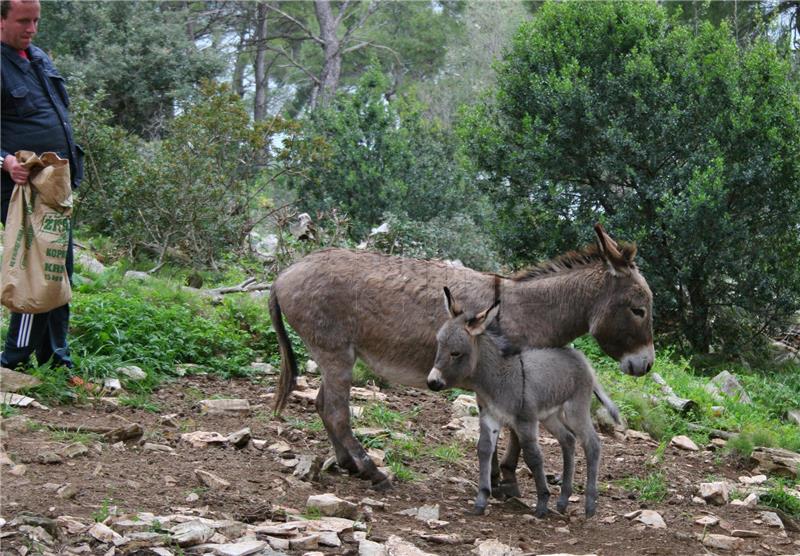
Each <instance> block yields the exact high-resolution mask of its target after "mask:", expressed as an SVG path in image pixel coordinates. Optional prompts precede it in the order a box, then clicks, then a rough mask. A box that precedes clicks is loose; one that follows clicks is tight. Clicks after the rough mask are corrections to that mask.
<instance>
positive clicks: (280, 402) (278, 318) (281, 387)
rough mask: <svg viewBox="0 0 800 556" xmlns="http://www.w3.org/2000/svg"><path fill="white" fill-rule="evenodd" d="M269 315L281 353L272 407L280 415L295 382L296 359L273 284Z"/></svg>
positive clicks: (270, 294)
mask: <svg viewBox="0 0 800 556" xmlns="http://www.w3.org/2000/svg"><path fill="white" fill-rule="evenodd" d="M269 317H270V319H271V320H272V328H274V329H275V335H276V336H277V337H278V348H279V351H280V353H281V378H280V381H279V382H278V394H277V395H276V396H275V408H274V411H275V415H280V414H281V411H283V408H284V406H285V405H286V401H287V400H288V399H289V394H291V393H292V390H294V386H295V383H296V382H297V359H296V358H295V356H294V350H293V349H292V343H291V342H290V341H289V335H288V334H287V333H286V327H285V326H283V317H282V314H281V306H280V305H279V304H278V296H277V294H276V292H275V287H274V286H273V288H272V291H270V293H269Z"/></svg>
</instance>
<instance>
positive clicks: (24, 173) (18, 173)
mask: <svg viewBox="0 0 800 556" xmlns="http://www.w3.org/2000/svg"><path fill="white" fill-rule="evenodd" d="M3 170H5V171H6V172H8V173H9V174H11V179H12V180H14V183H19V184H23V185H24V184H26V183H28V176H29V175H30V170H28V169H27V168H25V166H23V165H22V164H20V163H19V162H17V157H16V156H14V155H13V154H9V155H7V156H6V157H5V158H4V159H3Z"/></svg>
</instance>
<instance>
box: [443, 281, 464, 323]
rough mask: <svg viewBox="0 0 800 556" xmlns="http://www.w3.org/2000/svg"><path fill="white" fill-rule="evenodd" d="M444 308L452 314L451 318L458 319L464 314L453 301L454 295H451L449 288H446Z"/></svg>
mask: <svg viewBox="0 0 800 556" xmlns="http://www.w3.org/2000/svg"><path fill="white" fill-rule="evenodd" d="M444 307H445V309H447V312H448V313H449V314H450V318H456V317H457V316H458V315H460V314H461V313H462V312H463V311H462V310H461V307H459V306H458V304H457V303H456V302H455V300H454V299H453V294H452V293H450V288H448V287H447V286H445V287H444Z"/></svg>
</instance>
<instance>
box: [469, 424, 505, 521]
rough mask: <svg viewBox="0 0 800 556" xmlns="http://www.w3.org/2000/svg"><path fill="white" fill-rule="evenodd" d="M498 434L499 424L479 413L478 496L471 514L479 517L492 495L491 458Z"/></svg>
mask: <svg viewBox="0 0 800 556" xmlns="http://www.w3.org/2000/svg"><path fill="white" fill-rule="evenodd" d="M499 434H500V423H499V421H497V419H495V418H494V417H493V416H492V415H489V412H488V411H486V410H482V411H481V416H480V438H479V439H478V467H479V469H480V474H479V478H478V485H479V488H478V496H477V497H476V498H475V508H474V509H473V513H474V514H475V515H481V514H483V512H484V511H486V504H487V503H488V502H489V495H490V494H491V493H492V483H491V473H492V457H493V455H494V453H495V449H496V448H497V437H498V435H499Z"/></svg>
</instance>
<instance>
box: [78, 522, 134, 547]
mask: <svg viewBox="0 0 800 556" xmlns="http://www.w3.org/2000/svg"><path fill="white" fill-rule="evenodd" d="M88 533H89V535H91V536H92V537H94V538H95V539H97V540H98V541H100V542H103V543H112V544H113V545H114V546H120V545H122V544H125V543H126V542H128V540H127V539H126V538H125V537H123V536H122V535H120V534H119V533H117V532H116V531H114V530H113V529H111V527H109V526H108V525H103V524H102V523H95V524H94V525H92V526H91V527H90V528H89V531H88Z"/></svg>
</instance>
